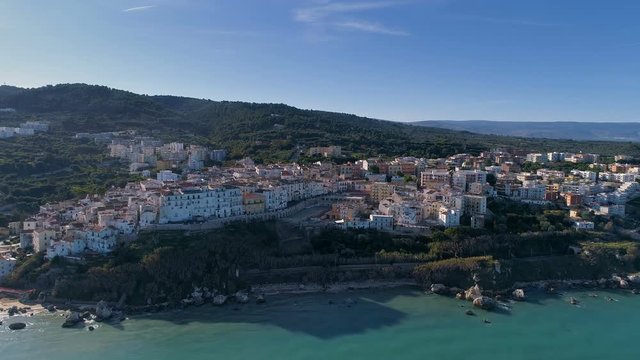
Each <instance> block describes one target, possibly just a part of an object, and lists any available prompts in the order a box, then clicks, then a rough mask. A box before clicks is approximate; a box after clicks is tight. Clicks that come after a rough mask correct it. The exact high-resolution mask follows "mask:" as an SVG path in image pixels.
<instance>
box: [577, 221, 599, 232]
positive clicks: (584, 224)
mask: <svg viewBox="0 0 640 360" xmlns="http://www.w3.org/2000/svg"><path fill="white" fill-rule="evenodd" d="M573 227H574V228H576V229H577V230H593V229H594V228H595V225H594V223H593V222H592V221H576V222H575V223H574V224H573Z"/></svg>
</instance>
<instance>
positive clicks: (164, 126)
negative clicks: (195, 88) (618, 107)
mask: <svg viewBox="0 0 640 360" xmlns="http://www.w3.org/2000/svg"><path fill="white" fill-rule="evenodd" d="M0 107H12V108H14V109H16V110H17V111H18V112H17V114H16V115H14V116H16V117H17V118H26V117H37V118H42V119H48V120H50V121H51V122H52V128H53V130H54V131H63V132H90V131H113V130H125V129H135V130H138V131H140V132H149V133H150V132H152V131H153V132H154V134H155V135H156V136H159V137H162V138H167V139H183V140H185V141H187V140H188V141H190V142H198V143H203V144H207V145H211V146H216V147H224V148H227V149H229V150H230V154H231V156H232V157H233V158H238V157H243V156H251V157H254V158H255V159H256V160H258V161H276V160H288V159H290V158H291V157H292V156H295V155H296V152H297V151H298V150H299V149H304V148H305V147H308V146H316V145H330V144H333V145H341V146H343V148H344V149H345V150H347V151H350V152H352V153H353V155H355V156H377V155H380V156H395V155H412V156H426V157H433V156H446V155H450V154H453V153H458V152H470V153H477V152H480V151H483V150H488V149H490V148H493V147H517V148H520V149H525V150H532V151H533V150H539V151H547V150H560V151H590V152H598V153H604V154H609V155H612V154H613V150H616V152H626V153H636V154H640V149H639V148H638V145H637V144H631V143H618V144H616V147H612V146H611V144H610V143H606V142H593V141H586V142H585V141H580V142H576V141H569V142H567V141H557V140H551V139H547V140H532V139H530V138H525V137H507V136H495V135H483V134H474V133H471V132H468V131H458V130H449V129H444V128H442V124H434V126H431V127H425V126H416V125H415V124H405V123H398V122H392V121H384V120H377V119H371V118H364V117H358V116H355V115H350V114H342V113H332V112H325V111H316V110H302V109H297V108H294V107H291V106H287V105H284V104H257V103H244V102H228V101H211V100H203V99H194V98H186V97H177V96H167V95H164V96H148V95H139V94H134V93H131V92H128V91H122V90H117V89H111V88H108V87H104V86H94V85H85V84H62V85H55V86H46V87H42V88H36V89H18V88H12V90H11V91H6V92H5V91H0ZM1 122H2V118H0V124H1Z"/></svg>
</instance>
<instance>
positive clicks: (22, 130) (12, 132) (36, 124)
mask: <svg viewBox="0 0 640 360" xmlns="http://www.w3.org/2000/svg"><path fill="white" fill-rule="evenodd" d="M47 131H49V123H47V122H44V121H27V122H24V123H22V124H20V126H19V127H6V126H3V127H0V139H6V138H10V137H14V136H32V135H35V134H36V133H37V132H47Z"/></svg>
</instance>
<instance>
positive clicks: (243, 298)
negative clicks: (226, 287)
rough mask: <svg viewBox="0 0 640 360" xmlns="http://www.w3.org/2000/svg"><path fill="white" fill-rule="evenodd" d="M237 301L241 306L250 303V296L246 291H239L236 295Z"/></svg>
mask: <svg viewBox="0 0 640 360" xmlns="http://www.w3.org/2000/svg"><path fill="white" fill-rule="evenodd" d="M235 298H236V301H237V302H238V303H240V304H246V303H248V302H249V295H248V294H247V293H246V292H244V291H238V292H237V293H236V294H235Z"/></svg>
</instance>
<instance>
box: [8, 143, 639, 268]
mask: <svg viewBox="0 0 640 360" xmlns="http://www.w3.org/2000/svg"><path fill="white" fill-rule="evenodd" d="M110 150H111V155H112V156H114V157H118V158H123V159H129V160H130V161H132V164H138V163H139V164H145V165H146V166H152V164H153V166H154V167H155V168H154V172H155V173H154V176H153V177H151V173H150V170H148V172H149V173H148V175H149V176H148V177H147V179H146V180H144V181H141V182H136V183H129V184H127V185H126V186H125V187H123V188H112V189H110V190H109V191H107V192H106V193H105V194H104V195H103V196H97V195H96V196H88V197H86V198H84V199H81V200H79V201H75V202H63V203H58V204H54V205H49V204H48V205H45V206H42V207H41V208H40V211H39V213H38V214H36V215H35V216H34V217H33V218H30V219H27V220H25V221H24V222H22V223H17V224H16V223H14V224H11V227H12V228H14V229H17V230H18V231H19V232H20V243H21V246H22V247H25V248H26V247H30V248H33V250H34V251H45V252H46V256H47V257H48V258H53V257H55V256H77V255H80V254H84V253H87V252H89V253H108V252H110V251H112V250H113V249H114V248H115V247H116V246H117V245H118V244H119V243H121V242H127V241H131V240H134V239H135V238H136V236H137V234H138V232H139V231H140V230H144V229H148V228H154V229H158V228H162V227H163V226H164V225H166V224H189V223H205V222H216V221H217V222H222V223H226V222H229V221H248V220H253V219H259V218H261V216H262V215H261V214H270V213H275V214H280V213H283V211H286V210H287V209H288V208H290V207H291V206H294V205H296V204H298V203H300V202H302V201H304V200H306V199H311V198H317V197H322V198H323V199H324V200H327V201H332V205H331V210H330V211H329V212H328V213H326V214H325V215H322V216H321V219H320V220H325V221H323V222H322V224H324V225H330V226H335V227H338V228H343V229H376V230H382V231H390V230H394V229H396V228H397V227H400V228H415V229H421V228H424V227H430V226H438V225H439V226H444V227H455V226H459V225H462V224H463V225H468V226H471V227H474V228H482V227H483V226H484V224H485V221H486V220H487V219H488V218H490V217H491V216H492V214H491V212H490V211H489V210H488V209H487V202H488V199H489V198H491V197H504V198H510V199H512V200H516V201H522V202H527V203H534V204H546V203H551V202H555V203H558V204H566V207H565V208H566V209H567V211H569V212H570V215H571V216H572V217H574V219H575V223H576V227H577V228H580V229H589V228H590V227H592V226H593V223H590V222H589V221H588V220H587V219H585V218H584V217H585V216H584V214H585V213H586V214H596V215H604V216H623V215H624V213H625V210H624V207H625V203H626V202H627V201H629V200H630V199H632V198H633V197H635V196H637V195H638V193H640V184H639V183H638V182H637V180H638V178H639V177H638V174H639V168H638V166H630V165H626V164H622V163H615V164H610V165H605V164H600V163H598V162H596V160H597V159H598V156H597V155H593V154H589V155H588V156H586V155H583V154H579V155H581V159H583V160H581V161H588V162H590V165H589V167H590V170H588V171H585V170H580V169H575V170H573V171H571V172H570V173H565V172H564V171H558V170H553V169H552V168H551V167H550V168H548V169H547V168H542V169H539V170H536V171H535V172H523V171H522V166H523V165H524V164H525V163H526V162H527V161H531V160H535V161H538V156H537V154H536V155H535V156H533V155H531V154H527V153H524V152H519V151H517V150H510V151H508V150H505V149H495V150H492V151H489V152H484V153H481V154H480V155H478V156H473V155H470V154H457V155H454V156H450V157H447V158H439V159H424V158H415V157H399V158H395V159H392V160H383V159H377V158H374V159H365V160H358V161H356V162H349V163H344V164H336V163H334V162H331V161H324V160H322V161H318V162H315V163H312V164H309V165H304V166H303V165H300V164H296V163H290V164H270V165H262V164H256V163H254V161H253V160H251V159H250V158H245V159H242V160H239V161H236V162H235V163H233V164H229V163H228V165H227V166H224V167H220V166H211V167H203V161H204V160H203V159H205V158H207V157H209V158H210V159H211V158H213V157H214V155H215V156H224V154H223V153H222V154H220V153H215V151H209V150H208V149H206V148H204V147H201V146H194V145H190V146H185V145H184V144H181V143H169V144H162V143H160V142H159V141H156V140H153V139H148V138H136V139H133V140H127V141H126V142H123V141H120V140H115V139H113V140H112V142H111V144H110ZM325 150H327V149H325ZM327 153H328V152H327ZM216 154H217V155H216ZM554 154H557V153H551V154H546V155H545V158H546V159H562V158H563V157H562V156H564V160H566V159H567V154H563V155H554ZM575 156H576V155H571V158H572V159H575ZM587 158H588V160H584V159H587ZM558 161H562V160H558ZM620 161H622V160H620ZM180 164H182V165H185V166H186V167H187V169H188V171H179V172H174V170H175V169H176V166H178V165H180ZM580 168H581V169H584V168H585V166H584V165H583V166H581V167H580ZM180 170H183V169H180ZM324 225H323V226H324Z"/></svg>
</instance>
